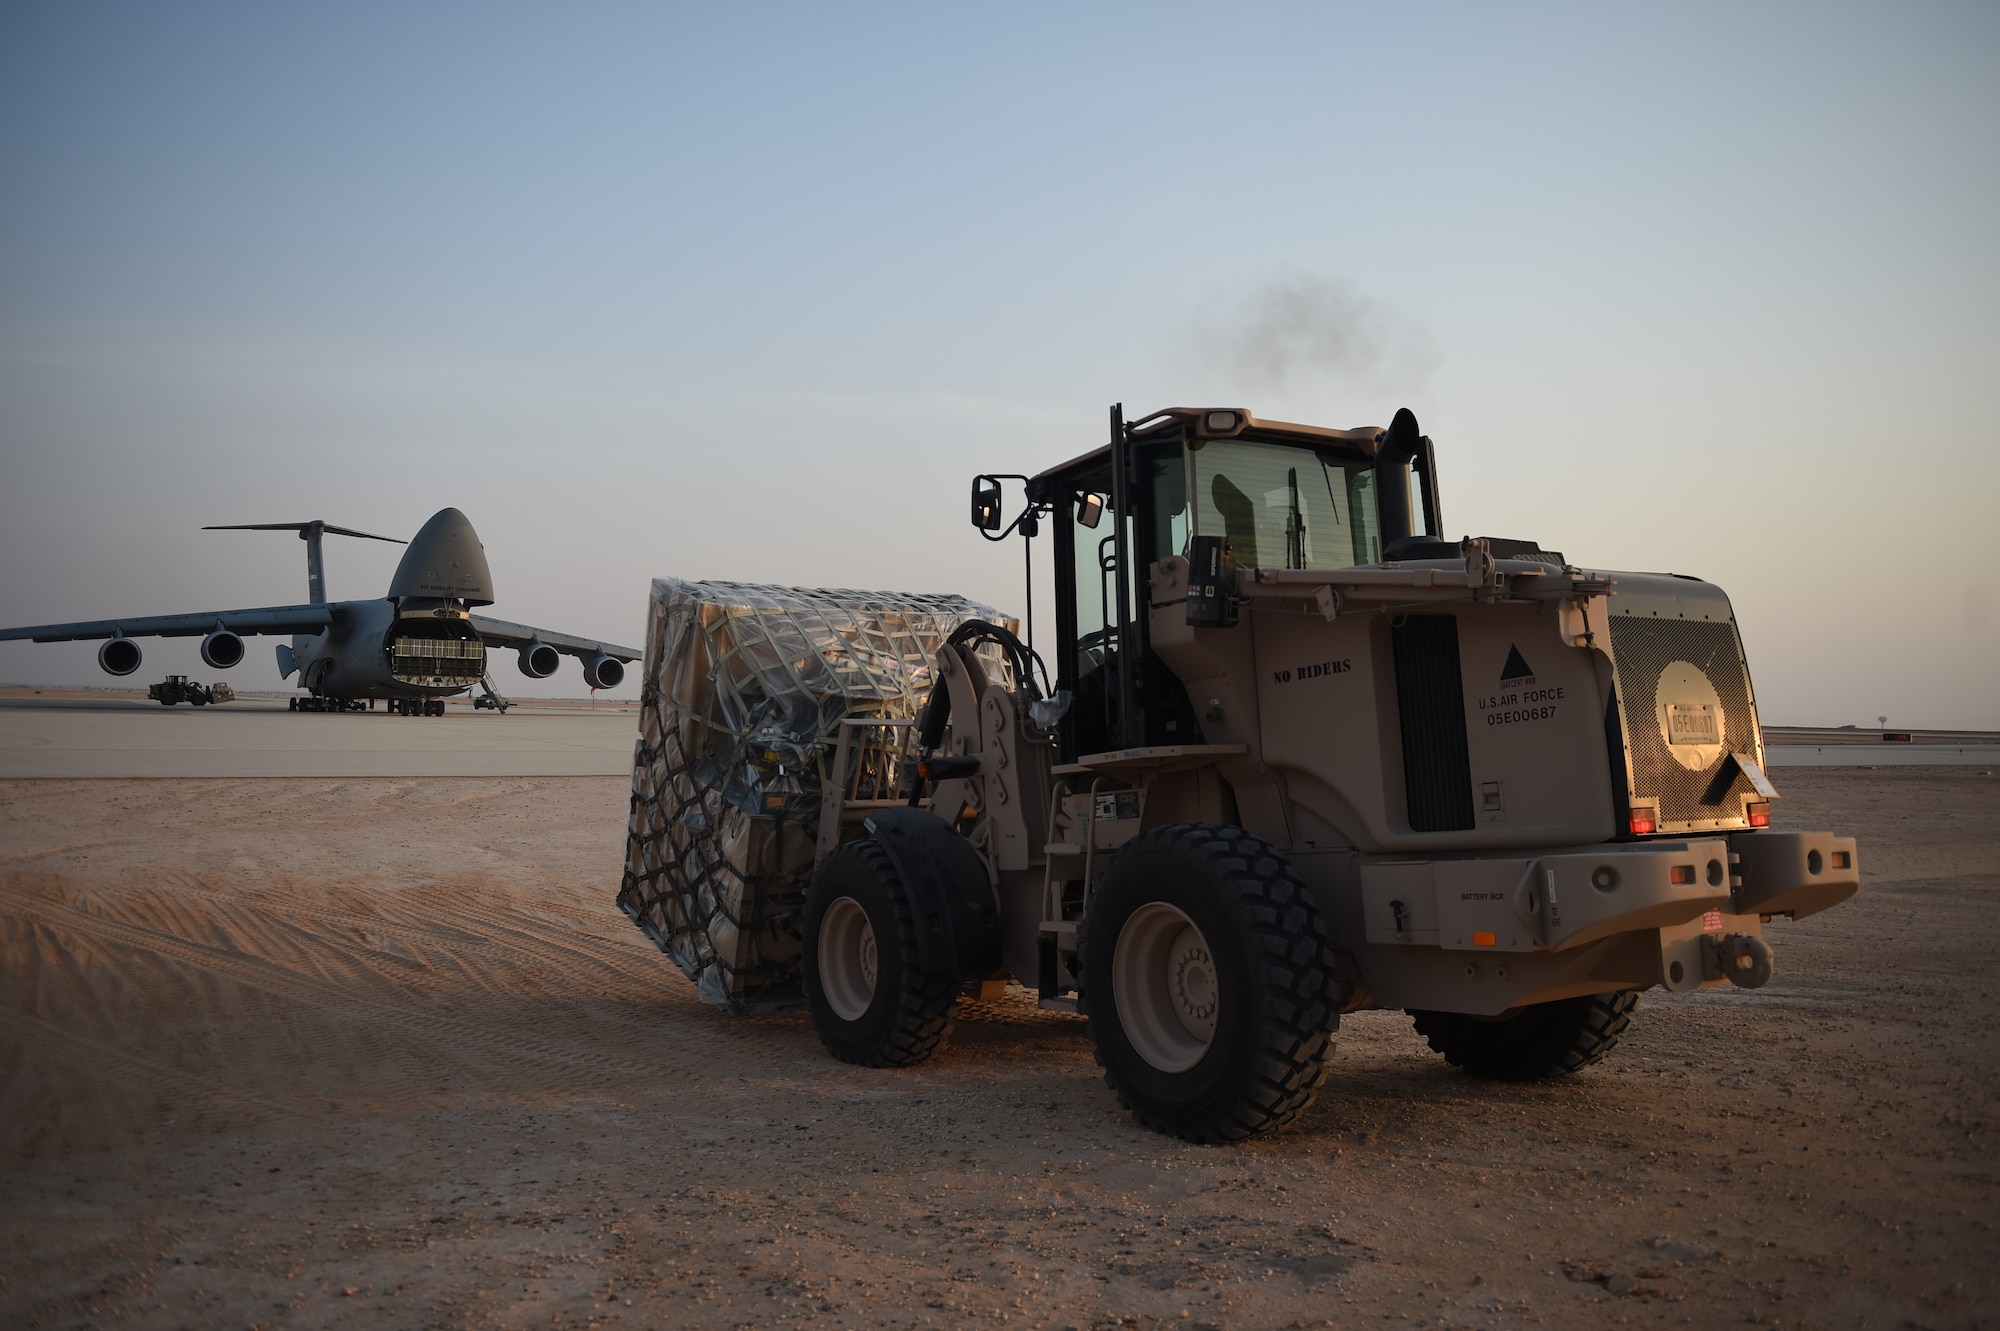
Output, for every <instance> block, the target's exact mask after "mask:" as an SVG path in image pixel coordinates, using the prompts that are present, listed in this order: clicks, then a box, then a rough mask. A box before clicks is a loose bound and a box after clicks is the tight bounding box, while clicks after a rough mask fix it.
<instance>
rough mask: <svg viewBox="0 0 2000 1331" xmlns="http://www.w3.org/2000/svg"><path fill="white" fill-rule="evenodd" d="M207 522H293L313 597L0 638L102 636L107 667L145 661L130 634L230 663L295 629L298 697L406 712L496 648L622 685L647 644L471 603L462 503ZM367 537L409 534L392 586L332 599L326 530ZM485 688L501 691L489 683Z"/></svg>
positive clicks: (474, 571) (442, 692)
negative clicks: (301, 692)
mask: <svg viewBox="0 0 2000 1331" xmlns="http://www.w3.org/2000/svg"><path fill="white" fill-rule="evenodd" d="M203 530H206V531H296V532H297V533H298V534H299V539H301V540H303V541H304V542H305V543H306V579H307V583H308V595H309V597H310V599H309V600H308V602H307V603H306V604H305V605H280V606H266V607H263V608H261V609H256V610H204V611H202V612H200V613H199V614H192V615H148V616H144V617H141V618H136V619H93V620H88V621H86V622H84V623H79V624H37V625H34V626H32V627H29V628H18V629H0V641H10V640H19V639H23V638H31V639H33V640H34V641H36V642H74V641H77V640H79V639H90V638H103V639H105V640H106V641H105V643H104V645H103V646H102V647H99V648H98V649H97V664H98V665H100V666H102V667H103V668H104V671H105V673H106V674H110V675H129V674H131V673H132V672H133V671H135V670H137V669H138V668H139V660H140V653H139V644H137V643H136V642H133V641H132V639H134V638H144V637H162V638H193V637H199V638H201V659H202V660H203V661H206V662H207V663H208V664H209V665H211V666H213V667H215V668H216V669H218V670H226V669H228V668H229V667H230V666H233V665H235V664H237V663H238V662H239V661H241V660H242V659H243V650H244V648H243V639H244V637H245V636H246V635H250V634H259V633H289V634H291V635H292V640H291V642H290V643H289V644H283V643H281V644H279V646H278V669H279V671H280V672H281V673H282V675H283V676H284V677H285V678H287V679H289V678H291V676H292V673H293V672H294V671H296V672H297V673H298V676H299V682H300V684H301V685H302V686H303V687H304V688H305V689H306V690H307V692H308V694H309V696H308V697H305V698H301V699H297V700H295V702H294V706H295V707H298V708H301V709H302V710H307V711H347V710H356V709H360V708H363V707H369V706H372V705H373V701H372V700H373V699H376V698H382V699H386V700H387V702H388V705H389V708H390V710H392V711H395V712H398V713H401V714H403V715H406V716H443V715H444V700H445V699H446V698H447V697H450V696H451V695H453V694H457V693H464V692H466V691H467V690H469V689H470V688H471V687H472V686H473V685H475V684H478V683H480V682H481V681H482V680H484V679H485V677H486V651H487V648H488V647H498V648H511V649H513V650H515V651H518V652H519V653H520V662H521V673H522V674H524V675H527V676H529V677H530V678H532V679H547V678H548V677H549V676H550V675H553V674H554V673H555V672H556V666H557V665H558V664H559V663H560V661H561V657H562V655H563V654H565V653H566V654H568V655H570V656H574V657H578V658H580V659H581V660H582V661H583V679H584V682H585V683H586V684H588V685H590V687H591V688H593V689H611V688H616V687H618V685H619V683H620V682H622V681H623V680H624V678H625V666H624V664H623V663H624V662H627V661H636V660H638V659H639V657H640V656H641V655H642V653H640V652H638V651H635V650H634V649H632V648H630V647H619V646H615V645H613V644H611V643H605V642H598V641H596V640H594V639H590V638H576V637H571V636H570V635H569V634H567V633H552V632H550V631H549V630H547V629H537V628H530V627H528V626H527V625H526V624H509V623H507V622H506V621H505V620H500V619H488V618H487V617H486V616H484V615H475V614H473V613H472V607H474V606H480V605H491V604H493V575H492V574H491V573H490V572H489V571H488V570H487V567H486V547H484V546H483V545H481V544H480V543H479V536H478V534H477V533H475V532H474V531H473V530H472V524H471V523H470V522H468V521H466V518H465V514H463V513H461V512H459V511H458V510H457V509H455V508H447V509H444V510H442V511H440V512H439V513H438V514H437V515H436V516H434V517H433V518H432V519H431V520H430V521H429V522H426V523H425V524H424V526H423V530H421V531H419V532H418V533H417V534H416V535H415V536H414V537H412V538H411V539H410V540H408V541H398V540H396V538H395V537H393V536H376V535H374V534H372V533H370V532H365V531H353V530H351V529H349V528H347V527H334V526H330V525H328V524H327V523H325V522H321V521H315V522H253V523H244V524H240V525H236V526H227V527H208V528H204V529H203ZM328 533H331V534H333V535H337V536H360V537H365V538H366V539H368V540H371V541H391V542H394V543H395V544H397V545H408V546H409V547H410V548H409V549H408V550H406V551H404V552H403V561H402V563H400V564H398V565H397V566H396V576H395V577H393V578H391V579H390V580H389V594H388V595H387V596H384V597H382V598H380V599H379V600H373V601H334V602H331V603H329V602H328V601H327V599H326V569H325V565H324V564H323V562H322V560H321V555H320V538H321V537H322V536H323V535H326V534H328ZM486 692H487V697H486V698H482V699H480V702H481V703H485V702H487V701H489V700H490V701H494V702H499V701H501V700H500V699H499V698H498V695H497V694H496V693H495V692H494V690H493V687H492V684H491V683H490V682H487V684H486Z"/></svg>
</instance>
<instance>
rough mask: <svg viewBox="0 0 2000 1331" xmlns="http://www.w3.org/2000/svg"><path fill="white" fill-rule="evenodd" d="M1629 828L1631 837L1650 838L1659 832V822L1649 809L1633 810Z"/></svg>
mask: <svg viewBox="0 0 2000 1331" xmlns="http://www.w3.org/2000/svg"><path fill="white" fill-rule="evenodd" d="M1631 826H1632V835H1633V836H1651V835H1653V833H1655V832H1657V831H1659V830H1660V820H1659V819H1658V818H1657V817H1655V816H1654V814H1653V811H1652V810H1651V809H1634V810H1632V822H1631Z"/></svg>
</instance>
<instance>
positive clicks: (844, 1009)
mask: <svg viewBox="0 0 2000 1331" xmlns="http://www.w3.org/2000/svg"><path fill="white" fill-rule="evenodd" d="M818 950H819V987H820V989H821V990H822V991H823V992H824V993H825V994H826V1002H827V1006H828V1007H830V1008H832V1009H833V1011H834V1015H835V1016H837V1017H839V1018H840V1019H841V1020H842V1021H859V1020H861V1018H862V1016H863V1015H864V1014H865V1013H866V1012H867V1011H868V1005H869V1004H870V1003H872V1002H874V1001H875V976H876V961H877V958H876V952H875V926H874V925H872V924H870V923H869V922H868V912H867V911H865V910H863V909H861V903H860V902H858V901H856V900H855V899H854V898H853V897H841V898H840V899H839V900H837V901H835V902H834V903H833V904H832V905H830V906H828V907H827V908H826V914H825V915H823V916H821V917H820V922H819V949H818Z"/></svg>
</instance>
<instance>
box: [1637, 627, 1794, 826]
mask: <svg viewBox="0 0 2000 1331" xmlns="http://www.w3.org/2000/svg"><path fill="white" fill-rule="evenodd" d="M1611 651H1612V655H1613V657H1614V658H1615V659H1616V660H1617V662H1618V700H1619V704H1620V708H1621V710H1622V711H1623V712H1624V718H1623V719H1624V730H1625V751H1626V754H1627V757H1628V758H1629V759H1630V761H1631V765H1632V788H1631V795H1632V798H1634V799H1645V798H1647V797H1649V796H1650V797H1655V798H1657V799H1658V800H1659V801H1660V830H1661V831H1662V832H1687V831H1695V830H1706V829H1711V828H1715V827H1717V826H1725V825H1726V826H1729V827H1743V826H1746V824H1745V822H1744V819H1743V803H1742V798H1743V796H1745V795H1748V794H1749V793H1750V792H1751V790H1752V787H1751V785H1750V779H1749V778H1748V777H1746V776H1744V775H1743V774H1742V773H1741V772H1735V773H1734V774H1733V775H1734V778H1735V779H1734V780H1733V781H1731V782H1730V783H1729V784H1728V785H1727V786H1723V787H1721V788H1720V789H1715V788H1714V787H1715V786H1716V781H1717V778H1718V776H1720V774H1721V772H1722V767H1723V764H1724V763H1727V762H1728V761H1729V755H1730V754H1731V753H1756V752H1757V751H1758V747H1759V746H1758V735H1757V715H1756V712H1755V710H1754V709H1753V708H1752V707H1751V704H1750V672H1749V670H1748V669H1747V668H1746V667H1745V666H1744V664H1743V649H1742V647H1741V646H1740V645H1739V644H1738V643H1737V640H1736V625H1735V624H1734V623H1733V622H1731V621H1729V620H1720V621H1718V620H1692V619H1679V618H1675V619H1655V618H1653V617H1652V616H1649V615H1613V616H1611ZM1676 661H1686V662H1687V663H1688V664H1690V665H1693V666H1695V667H1697V668H1699V669H1700V670H1701V672H1702V673H1703V674H1704V675H1706V676H1707V677H1708V682H1709V683H1710V684H1711V685H1713V686H1714V688H1715V695H1716V697H1717V698H1718V699H1719V700H1720V701H1721V704H1722V744H1721V746H1720V748H1721V752H1720V753H1719V754H1718V755H1717V756H1716V758H1715V759H1714V760H1713V761H1712V762H1710V763H1708V764H1707V766H1705V767H1704V768H1702V769H1701V770H1700V771H1690V770H1689V769H1688V768H1686V767H1683V766H1681V764H1680V763H1679V762H1677V761H1675V759H1674V756H1673V754H1672V753H1671V752H1669V751H1668V748H1667V741H1666V737H1665V736H1664V735H1663V734H1662V733H1661V731H1660V719H1659V718H1660V698H1659V688H1660V676H1661V674H1662V673H1663V672H1664V671H1665V670H1666V669H1667V667H1668V666H1670V665H1672V664H1673V663H1674V662H1676ZM1613 761H1614V762H1615V761H1616V759H1615V757H1614V759H1613Z"/></svg>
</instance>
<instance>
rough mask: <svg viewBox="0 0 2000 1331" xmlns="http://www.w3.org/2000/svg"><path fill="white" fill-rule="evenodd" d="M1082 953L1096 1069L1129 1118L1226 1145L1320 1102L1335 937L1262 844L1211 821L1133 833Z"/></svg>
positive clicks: (1093, 907)
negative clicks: (1114, 1093) (1100, 1071)
mask: <svg viewBox="0 0 2000 1331" xmlns="http://www.w3.org/2000/svg"><path fill="white" fill-rule="evenodd" d="M1077 946H1078V951H1079V952H1080V953H1081V954H1082V966H1081V971H1082V974H1081V980H1082V983H1081V985H1080V986H1079V989H1078V993H1079V996H1080V997H1081V999H1082V1005H1083V1009H1084V1012H1085V1015H1086V1016H1087V1017H1088V1018H1089V1032H1090V1038H1091V1041H1092V1043H1093V1044H1094V1045H1095V1046H1096V1054H1097V1063H1098V1066H1100V1067H1102V1068H1103V1069H1104V1080H1105V1083H1106V1084H1107V1085H1109V1086H1110V1087H1111V1089H1112V1090H1113V1091H1114V1092H1116V1093H1117V1096H1118V1103H1119V1104H1120V1105H1122V1106H1124V1108H1125V1109H1126V1111H1127V1112H1129V1113H1130V1114H1131V1115H1132V1117H1133V1118H1134V1119H1135V1120H1137V1121H1138V1122H1139V1123H1141V1124H1144V1125H1145V1126H1146V1127H1149V1128H1152V1129H1154V1130H1156V1131H1159V1132H1165V1133H1170V1134H1172V1135H1173V1136H1176V1137H1181V1138H1184V1139H1185V1140H1188V1141H1194V1142H1222V1141H1236V1140H1239V1139H1241V1138H1244V1137H1251V1136H1255V1135H1256V1134H1258V1133H1260V1132H1268V1131H1270V1130H1272V1129H1274V1128H1279V1127H1283V1126H1284V1125H1285V1124H1287V1123H1290V1122H1291V1121H1292V1120H1293V1119H1295V1118H1297V1117H1298V1116H1299V1115H1300V1114H1301V1113H1303V1112H1304V1111H1305V1109H1306V1107H1307V1106H1308V1105H1310V1104H1311V1103H1312V1102H1313V1099H1314V1097H1315V1096H1317V1095H1318V1094H1319V1088H1320V1086H1321V1085H1322V1084H1323V1083H1324V1082H1325V1081H1326V1058H1327V1055H1328V1054H1329V1052H1330V1051H1331V1048H1332V1043H1333V1031H1334V1030H1335V1029H1336V1028H1337V1027H1338V1026H1339V1024H1340V1012H1339V1001H1338V991H1337V987H1336V984H1335V978H1334V956H1333V947H1332V942H1331V938H1330V935H1329V933H1328V930H1327V926H1326V922H1325V920H1324V919H1323V918H1321V916H1320V913H1319V908H1318V905H1317V904H1316V903H1315V902H1314V900H1313V898H1312V895H1311V893H1310V892H1309V891H1308V890H1307V889H1306V886H1305V884H1304V883H1303V882H1301V881H1300V879H1299V877H1298V875H1297V874H1296V873H1295V872H1293V870H1292V867H1291V865H1290V864H1288V863H1286V861H1285V858H1284V857H1283V856H1282V855H1280V854H1279V853H1278V851H1277V850H1276V849H1275V848H1273V847H1272V846H1271V845H1270V844H1269V843H1268V842H1265V841H1262V840H1260V839H1259V838H1257V837H1254V836H1252V835H1250V833H1248V832H1245V831H1244V830H1243V829H1242V828H1240V827H1229V826H1224V825H1220V824H1212V823H1181V824H1177V825H1174V826H1171V827H1159V828H1154V829H1153V830H1151V831H1149V832H1143V833H1141V834H1140V835H1139V836H1138V837H1136V838H1134V839H1133V840H1131V841H1129V842H1127V843H1126V844H1125V845H1124V847H1123V848H1121V849H1120V850H1119V851H1118V854H1117V857H1116V858H1115V859H1113V860H1112V862H1111V867H1110V868H1109V869H1107V870H1106V871H1105V875H1104V879H1103V881H1102V883H1101V884H1100V885H1099V886H1098V888H1097V891H1096V893H1095V894H1094V895H1093V896H1092V898H1091V901H1090V905H1089V907H1088V909H1087V911H1086V913H1085V916H1084V920H1083V925H1082V927H1081V929H1080V930H1079V931H1078V940H1077Z"/></svg>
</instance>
